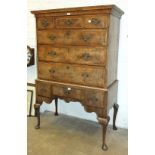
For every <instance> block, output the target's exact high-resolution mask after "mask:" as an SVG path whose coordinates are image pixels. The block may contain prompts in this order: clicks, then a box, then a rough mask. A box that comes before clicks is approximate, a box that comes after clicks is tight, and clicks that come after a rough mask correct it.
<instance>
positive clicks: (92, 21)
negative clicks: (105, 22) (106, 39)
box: [91, 18, 101, 25]
mask: <svg viewBox="0 0 155 155" xmlns="http://www.w3.org/2000/svg"><path fill="white" fill-rule="evenodd" d="M100 22H101V21H100V20H99V19H97V18H92V20H91V23H92V24H94V25H99V24H100Z"/></svg>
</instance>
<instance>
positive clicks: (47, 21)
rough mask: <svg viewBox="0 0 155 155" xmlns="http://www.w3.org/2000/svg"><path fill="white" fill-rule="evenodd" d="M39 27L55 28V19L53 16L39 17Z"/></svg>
mask: <svg viewBox="0 0 155 155" xmlns="http://www.w3.org/2000/svg"><path fill="white" fill-rule="evenodd" d="M37 28H38V29H48V28H54V19H53V17H42V18H37Z"/></svg>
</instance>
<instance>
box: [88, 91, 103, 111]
mask: <svg viewBox="0 0 155 155" xmlns="http://www.w3.org/2000/svg"><path fill="white" fill-rule="evenodd" d="M85 99H86V104H87V105H88V106H94V107H102V108H104V107H105V106H106V105H105V103H106V102H105V99H106V93H105V92H101V91H93V90H87V91H86V92H85Z"/></svg>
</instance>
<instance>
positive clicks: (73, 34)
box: [37, 29, 107, 46]
mask: <svg viewBox="0 0 155 155" xmlns="http://www.w3.org/2000/svg"><path fill="white" fill-rule="evenodd" d="M37 34H38V43H39V44H53V45H72V46H73V45H90V46H97V45H98V46H104V45H106V44H107V30H106V29H103V30H100V29H96V30H94V29H92V30H80V29H78V30H75V29H73V30H53V31H51V30H42V31H38V32H37Z"/></svg>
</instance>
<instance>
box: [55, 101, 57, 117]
mask: <svg viewBox="0 0 155 155" xmlns="http://www.w3.org/2000/svg"><path fill="white" fill-rule="evenodd" d="M55 115H56V116H58V98H55Z"/></svg>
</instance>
